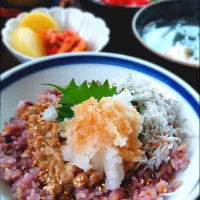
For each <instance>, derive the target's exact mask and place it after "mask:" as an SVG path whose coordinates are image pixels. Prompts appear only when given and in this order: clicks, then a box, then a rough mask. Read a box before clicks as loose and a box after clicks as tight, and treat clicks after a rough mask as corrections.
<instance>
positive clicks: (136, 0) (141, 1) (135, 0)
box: [100, 0, 161, 7]
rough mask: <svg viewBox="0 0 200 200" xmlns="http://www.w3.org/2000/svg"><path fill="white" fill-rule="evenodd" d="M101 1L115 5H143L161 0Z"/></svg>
mask: <svg viewBox="0 0 200 200" xmlns="http://www.w3.org/2000/svg"><path fill="white" fill-rule="evenodd" d="M100 1H101V2H102V3H105V4H108V5H116V6H132V7H135V6H145V5H148V4H151V3H154V2H156V1H161V0H100Z"/></svg>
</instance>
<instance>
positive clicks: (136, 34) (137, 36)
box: [131, 0, 200, 69]
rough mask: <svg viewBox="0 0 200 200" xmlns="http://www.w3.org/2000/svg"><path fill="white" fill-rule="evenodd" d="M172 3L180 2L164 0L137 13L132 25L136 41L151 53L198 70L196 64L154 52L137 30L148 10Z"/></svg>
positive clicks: (198, 67) (199, 67)
mask: <svg viewBox="0 0 200 200" xmlns="http://www.w3.org/2000/svg"><path fill="white" fill-rule="evenodd" d="M170 1H178V0H163V1H159V2H155V3H153V4H150V5H147V6H146V7H143V8H141V9H140V10H138V11H137V13H136V14H135V16H134V17H133V19H132V24H131V28H132V31H133V34H134V35H135V37H136V39H137V40H138V41H139V42H140V44H142V45H143V47H145V48H146V49H148V50H149V51H151V52H152V53H154V54H155V55H157V56H159V57H161V58H164V59H166V60H169V61H171V62H174V63H177V64H181V65H184V66H185V67H192V68H197V69H200V64H199V65H198V64H194V63H189V62H184V61H182V60H178V59H175V58H171V57H170V56H166V55H164V54H162V53H159V52H158V51H156V50H154V49H153V48H151V47H150V46H148V45H147V44H146V43H145V42H144V41H143V40H142V38H141V37H140V35H139V33H138V31H137V28H136V23H137V20H138V18H139V17H140V15H141V14H142V13H143V12H144V11H146V10H147V9H149V8H151V7H154V6H156V5H157V4H162V3H166V2H170Z"/></svg>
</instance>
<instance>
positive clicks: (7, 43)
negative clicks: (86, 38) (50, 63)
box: [1, 6, 111, 61]
mask: <svg viewBox="0 0 200 200" xmlns="http://www.w3.org/2000/svg"><path fill="white" fill-rule="evenodd" d="M58 8H59V9H62V10H65V11H66V10H76V11H79V12H81V13H82V14H90V15H92V16H93V17H94V18H95V19H96V20H99V19H100V20H101V21H103V23H104V26H105V27H104V28H105V29H107V39H106V40H105V41H104V43H102V45H101V47H99V48H98V49H96V50H95V51H92V52H99V51H101V50H102V49H104V48H105V46H106V45H107V44H108V43H109V41H110V33H111V31H110V28H109V27H108V25H107V24H106V21H105V20H104V19H103V18H101V17H98V16H96V15H94V14H93V13H91V12H88V11H83V10H81V9H79V8H74V7H68V8H63V7H59V6H54V7H52V8H46V7H37V8H34V9H32V10H30V11H29V12H21V13H20V14H18V15H17V16H16V17H12V18H10V19H9V20H8V21H6V23H5V25H4V27H3V28H2V30H1V36H2V41H3V43H4V45H5V46H6V48H7V49H8V50H9V51H10V52H11V53H12V54H14V55H17V56H20V57H22V58H23V59H25V60H26V61H32V60H38V59H40V58H34V57H30V56H27V55H25V54H23V53H20V52H19V51H17V50H15V49H14V48H13V47H12V45H11V44H10V43H9V42H8V41H7V39H6V38H5V37H4V35H5V34H4V32H5V31H6V30H8V24H9V23H11V22H12V21H18V20H19V18H20V17H21V16H25V15H28V14H29V13H32V12H37V11H39V10H43V11H46V12H48V11H52V10H55V9H58ZM11 32H13V30H12V31H11ZM85 52H87V51H85ZM88 52H89V51H88ZM63 54H71V52H66V53H63ZM55 55H56V54H55ZM55 55H52V56H55ZM44 57H49V55H45V56H43V57H41V58H44Z"/></svg>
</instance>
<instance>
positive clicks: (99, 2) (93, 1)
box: [85, 0, 152, 10]
mask: <svg viewBox="0 0 200 200" xmlns="http://www.w3.org/2000/svg"><path fill="white" fill-rule="evenodd" d="M85 1H88V2H90V3H93V4H95V5H99V6H101V7H109V8H111V9H112V8H113V9H115V8H121V9H129V10H131V9H140V8H143V7H144V6H120V5H111V4H105V3H103V2H101V1H97V0H85ZM151 4H152V3H151Z"/></svg>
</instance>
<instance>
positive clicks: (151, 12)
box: [132, 0, 200, 68]
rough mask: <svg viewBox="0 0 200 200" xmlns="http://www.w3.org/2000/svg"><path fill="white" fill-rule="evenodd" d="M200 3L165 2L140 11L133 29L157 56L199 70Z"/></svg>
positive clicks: (197, 1) (194, 0)
mask: <svg viewBox="0 0 200 200" xmlns="http://www.w3.org/2000/svg"><path fill="white" fill-rule="evenodd" d="M198 8H199V0H191V1H186V0H183V1H178V0H173V1H171V0H170V1H162V2H158V3H155V4H152V5H149V6H147V7H145V8H143V9H141V10H140V11H138V12H137V14H136V15H135V17H134V19H133V21H132V29H133V32H134V35H135V37H136V38H137V39H138V41H139V42H140V43H141V44H142V45H143V46H144V47H145V48H147V49H149V50H150V51H152V52H153V53H154V54H156V55H158V56H160V57H162V58H164V59H167V60H170V61H172V62H176V63H178V64H181V65H185V66H191V67H196V68H199V66H200V64H199V62H200V57H199V43H200V29H199V17H200V16H199V10H198Z"/></svg>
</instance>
